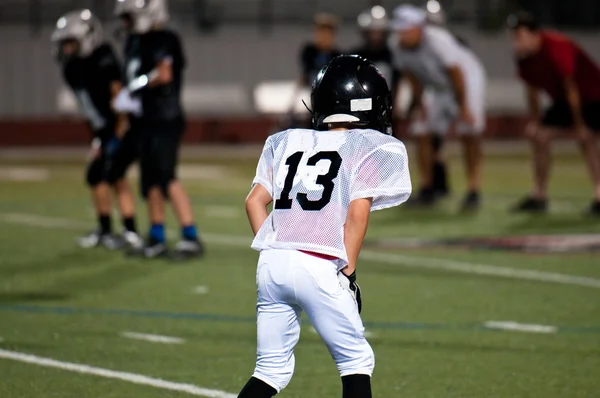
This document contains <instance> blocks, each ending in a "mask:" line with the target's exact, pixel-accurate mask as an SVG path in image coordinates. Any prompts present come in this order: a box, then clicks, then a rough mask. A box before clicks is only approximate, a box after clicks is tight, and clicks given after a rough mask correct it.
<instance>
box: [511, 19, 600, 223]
mask: <svg viewBox="0 0 600 398" xmlns="http://www.w3.org/2000/svg"><path fill="white" fill-rule="evenodd" d="M508 22H509V27H510V28H511V30H512V34H513V49H514V52H515V56H516V62H517V69H518V73H519V76H520V78H521V79H522V80H523V82H524V83H525V85H526V87H527V96H528V101H529V110H530V115H531V122H530V123H529V124H528V126H527V128H526V136H527V137H528V138H529V139H530V140H531V143H532V149H533V163H534V164H533V166H534V167H533V168H534V175H535V186H534V190H533V192H532V194H531V195H530V196H528V197H527V198H525V199H524V200H523V201H521V202H520V203H518V204H517V205H516V206H515V207H514V210H515V211H527V212H544V211H546V209H547V206H548V202H547V183H548V176H549V169H550V141H551V137H552V132H553V131H556V130H561V129H562V130H570V131H572V132H573V133H574V135H575V137H576V138H577V140H578V141H579V145H580V148H581V151H582V153H583V155H584V157H585V159H586V162H587V166H588V169H589V171H590V174H591V177H592V180H593V183H594V189H595V197H594V201H593V202H592V204H591V206H590V209H589V211H590V213H591V214H594V215H598V216H600V152H599V150H598V146H597V144H596V137H595V136H594V134H593V132H598V131H600V67H599V66H598V65H597V64H596V63H595V62H594V61H593V59H592V58H591V57H590V56H589V55H588V54H587V53H586V52H585V51H584V50H583V49H581V47H579V45H578V44H577V43H575V42H573V40H571V39H570V38H568V37H566V36H564V35H562V34H560V33H556V32H552V31H549V30H542V29H540V27H539V25H538V23H537V22H536V20H535V18H534V17H533V16H532V15H531V14H528V13H520V14H516V15H512V16H510V17H509V21H508ZM542 91H543V92H545V93H546V94H547V95H548V96H549V97H550V98H551V100H552V104H551V106H550V107H549V108H548V109H547V110H545V112H542V111H541V110H540V93H541V92H542Z"/></svg>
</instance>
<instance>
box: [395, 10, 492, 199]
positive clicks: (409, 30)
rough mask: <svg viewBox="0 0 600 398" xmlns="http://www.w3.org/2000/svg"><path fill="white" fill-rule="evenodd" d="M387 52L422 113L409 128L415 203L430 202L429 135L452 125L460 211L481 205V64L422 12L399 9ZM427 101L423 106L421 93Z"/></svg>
mask: <svg viewBox="0 0 600 398" xmlns="http://www.w3.org/2000/svg"><path fill="white" fill-rule="evenodd" d="M392 30H394V31H396V32H397V37H393V38H392V41H391V48H392V52H393V55H394V61H393V62H394V67H395V68H396V69H398V70H400V71H401V72H402V75H403V76H406V77H407V78H408V80H409V81H410V83H411V86H412V91H413V95H414V96H415V102H416V104H417V107H418V108H419V109H420V110H421V112H417V114H419V115H420V117H418V118H417V120H415V121H414V122H413V124H412V126H411V130H412V133H413V134H414V135H416V136H417V143H418V153H419V159H418V160H419V169H420V174H421V190H420V193H419V202H420V203H423V204H431V203H432V202H434V200H435V198H436V197H435V195H434V191H433V189H432V178H431V177H432V167H433V164H434V161H433V160H434V158H433V151H432V145H431V141H432V136H433V135H444V134H446V133H447V132H448V130H449V129H450V127H451V126H452V124H454V123H456V130H457V132H458V133H459V134H460V135H461V140H462V142H463V146H464V156H465V163H466V169H467V178H468V192H467V195H466V196H465V198H464V201H463V205H462V206H463V209H465V210H471V209H476V208H478V206H479V203H480V196H479V189H480V184H481V182H480V174H481V163H482V156H481V134H482V133H483V131H484V129H485V121H486V120H485V88H486V75H485V70H484V69H483V66H482V64H481V62H480V60H479V59H478V58H477V56H475V54H474V53H473V52H472V51H471V50H469V49H468V48H467V47H465V46H464V45H462V44H461V43H459V41H458V40H457V39H456V38H455V37H454V36H452V35H451V34H450V32H448V31H447V30H446V29H444V28H441V27H438V26H432V25H431V24H427V13H426V11H425V10H423V9H421V8H419V7H415V6H411V5H402V6H399V7H398V8H396V10H395V11H394V19H393V21H392ZM425 91H428V92H429V93H431V95H430V96H429V99H430V101H428V103H427V104H426V105H425V106H424V104H423V102H424V101H422V99H423V93H424V92H425Z"/></svg>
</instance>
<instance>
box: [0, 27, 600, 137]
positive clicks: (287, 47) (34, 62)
mask: <svg viewBox="0 0 600 398" xmlns="http://www.w3.org/2000/svg"><path fill="white" fill-rule="evenodd" d="M178 29H179V31H180V32H181V34H182V36H183V38H184V45H185V48H186V52H187V56H188V68H187V71H186V83H187V84H186V88H188V89H189V88H190V87H200V88H201V89H197V90H196V94H204V97H205V98H203V99H202V100H201V101H197V104H199V105H197V106H196V107H194V108H193V109H189V108H188V114H189V115H190V119H191V122H190V124H189V134H188V140H190V141H193V142H217V141H218V142H245V141H258V140H260V139H262V138H263V137H264V136H265V135H266V134H268V133H270V132H271V131H272V130H273V128H274V126H275V123H274V120H273V118H270V117H268V116H264V115H261V114H259V112H258V111H257V110H256V108H255V106H254V103H253V92H254V90H255V89H256V87H257V86H258V85H260V84H261V83H265V82H279V81H292V80H293V79H295V78H296V76H297V75H298V72H299V71H298V66H297V63H298V62H297V61H298V59H297V58H298V49H299V47H300V46H301V44H303V43H304V42H305V41H307V40H309V39H310V37H311V32H310V28H306V27H300V26H290V27H276V28H275V30H274V31H273V32H272V33H271V34H270V35H266V34H265V33H264V32H261V31H260V30H259V29H258V28H257V27H251V26H239V27H229V26H227V27H224V28H223V29H221V30H219V31H217V32H216V33H214V34H212V35H199V34H198V33H197V31H196V30H195V29H194V28H193V27H191V26H187V25H184V26H178ZM50 30H51V28H50V27H48V28H46V29H44V30H42V32H41V33H40V35H36V36H32V34H31V33H30V31H29V30H27V29H26V28H24V27H10V26H2V27H0V38H1V39H0V53H1V54H3V57H2V58H3V59H2V62H1V63H0V92H1V93H2V95H1V96H0V145H3V146H6V145H42V144H60V145H65V144H78V143H81V142H84V141H86V140H87V134H86V133H85V128H84V126H83V124H82V123H81V122H78V121H74V120H73V115H70V116H69V117H68V118H65V116H66V115H65V114H63V113H62V111H63V110H64V109H63V108H62V107H61V106H60V98H61V95H60V93H61V92H64V90H63V85H62V83H61V79H60V72H59V69H58V67H57V65H56V64H55V63H54V62H53V59H52V57H51V53H52V47H51V45H50V43H49V40H48V37H49V34H50ZM454 30H455V31H456V32H457V33H459V34H460V35H461V36H463V37H465V38H466V39H467V40H468V41H469V42H470V44H471V46H472V47H473V49H474V50H475V52H476V53H477V54H479V56H480V57H481V58H482V61H483V63H484V64H485V67H486V69H487V72H488V76H489V78H490V86H489V87H488V100H487V108H488V114H489V116H490V122H489V129H488V132H487V134H488V136H490V137H504V136H506V137H510V136H514V135H515V134H518V132H519V131H520V126H521V125H522V123H523V120H522V115H524V112H525V102H524V98H523V95H522V93H521V87H520V85H519V83H518V81H517V80H516V78H515V77H514V67H513V61H512V56H511V51H510V40H509V37H508V34H507V33H501V34H496V35H484V34H481V33H479V32H477V31H475V30H472V29H469V28H456V29H454ZM106 31H108V32H110V31H112V28H111V27H107V29H106ZM572 36H573V37H574V38H575V39H576V40H577V41H578V42H580V43H581V44H582V46H583V47H584V48H586V49H587V50H588V51H589V52H590V53H591V54H592V55H593V56H595V57H598V56H600V41H598V40H597V35H595V34H584V33H577V34H573V35H572ZM358 41H359V35H358V32H357V31H356V29H355V28H353V27H344V28H342V29H341V31H340V35H339V45H340V47H341V48H342V49H349V48H351V47H352V46H353V45H355V44H356V43H357V42H358ZM206 87H210V90H208V89H206ZM231 96H237V97H240V98H238V100H237V101H232V100H230V98H232V97H231ZM219 101H221V102H223V103H225V104H227V105H226V106H223V107H222V108H223V109H222V110H219V109H220V108H221V106H220V105H218V106H212V107H209V106H203V105H202V104H206V103H210V104H213V105H214V104H218V103H219ZM234 103H235V106H233V105H232V104H234ZM75 119H77V118H75Z"/></svg>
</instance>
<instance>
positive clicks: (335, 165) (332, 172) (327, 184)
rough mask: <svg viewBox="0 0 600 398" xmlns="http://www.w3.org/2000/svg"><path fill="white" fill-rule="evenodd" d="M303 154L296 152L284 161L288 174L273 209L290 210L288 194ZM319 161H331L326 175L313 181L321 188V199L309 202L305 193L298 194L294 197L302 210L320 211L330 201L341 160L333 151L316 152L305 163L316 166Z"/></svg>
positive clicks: (290, 203) (290, 204)
mask: <svg viewBox="0 0 600 398" xmlns="http://www.w3.org/2000/svg"><path fill="white" fill-rule="evenodd" d="M303 155H304V152H296V153H294V154H293V155H291V156H290V157H289V158H287V159H286V161H285V164H286V165H287V166H289V168H288V173H287V175H286V177H285V182H284V185H283V190H282V191H281V197H280V198H279V199H276V200H275V209H280V210H285V209H291V208H292V199H291V198H290V192H291V190H292V188H293V185H294V177H295V176H296V173H297V172H298V166H299V165H300V161H301V160H302V156H303ZM321 160H329V161H331V165H330V166H329V171H328V172H327V174H322V175H319V176H318V177H317V180H316V181H315V182H316V183H317V184H319V185H322V186H323V195H322V196H321V199H318V200H310V199H308V195H307V194H305V193H299V194H298V195H297V196H296V199H297V200H298V203H300V207H302V209H303V210H321V209H322V208H324V207H325V206H327V204H328V203H329V202H330V201H331V195H332V193H333V188H334V184H333V180H334V179H335V178H336V177H337V175H338V173H339V171H340V167H341V165H342V158H341V156H340V154H339V153H337V152H335V151H324V152H318V153H316V154H315V155H313V156H311V157H310V158H309V159H308V162H307V163H306V165H307V166H316V165H317V163H319V162H320V161H321Z"/></svg>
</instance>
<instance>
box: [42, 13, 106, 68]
mask: <svg viewBox="0 0 600 398" xmlns="http://www.w3.org/2000/svg"><path fill="white" fill-rule="evenodd" d="M50 40H52V42H53V43H56V44H57V45H59V46H60V45H61V43H62V42H64V41H65V40H76V41H77V42H78V43H79V52H78V54H77V55H78V56H80V57H87V56H89V55H90V54H91V53H92V52H94V50H95V49H96V48H98V47H99V46H100V45H101V44H102V40H103V39H102V24H101V23H100V20H99V19H98V18H97V17H96V16H94V15H93V14H92V12H91V11H90V10H87V9H84V10H76V11H71V12H69V13H67V14H65V15H63V16H62V17H60V18H59V19H58V21H57V22H56V27H55V28H54V31H53V32H52V36H51V37H50ZM58 50H59V51H61V49H60V48H58Z"/></svg>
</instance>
